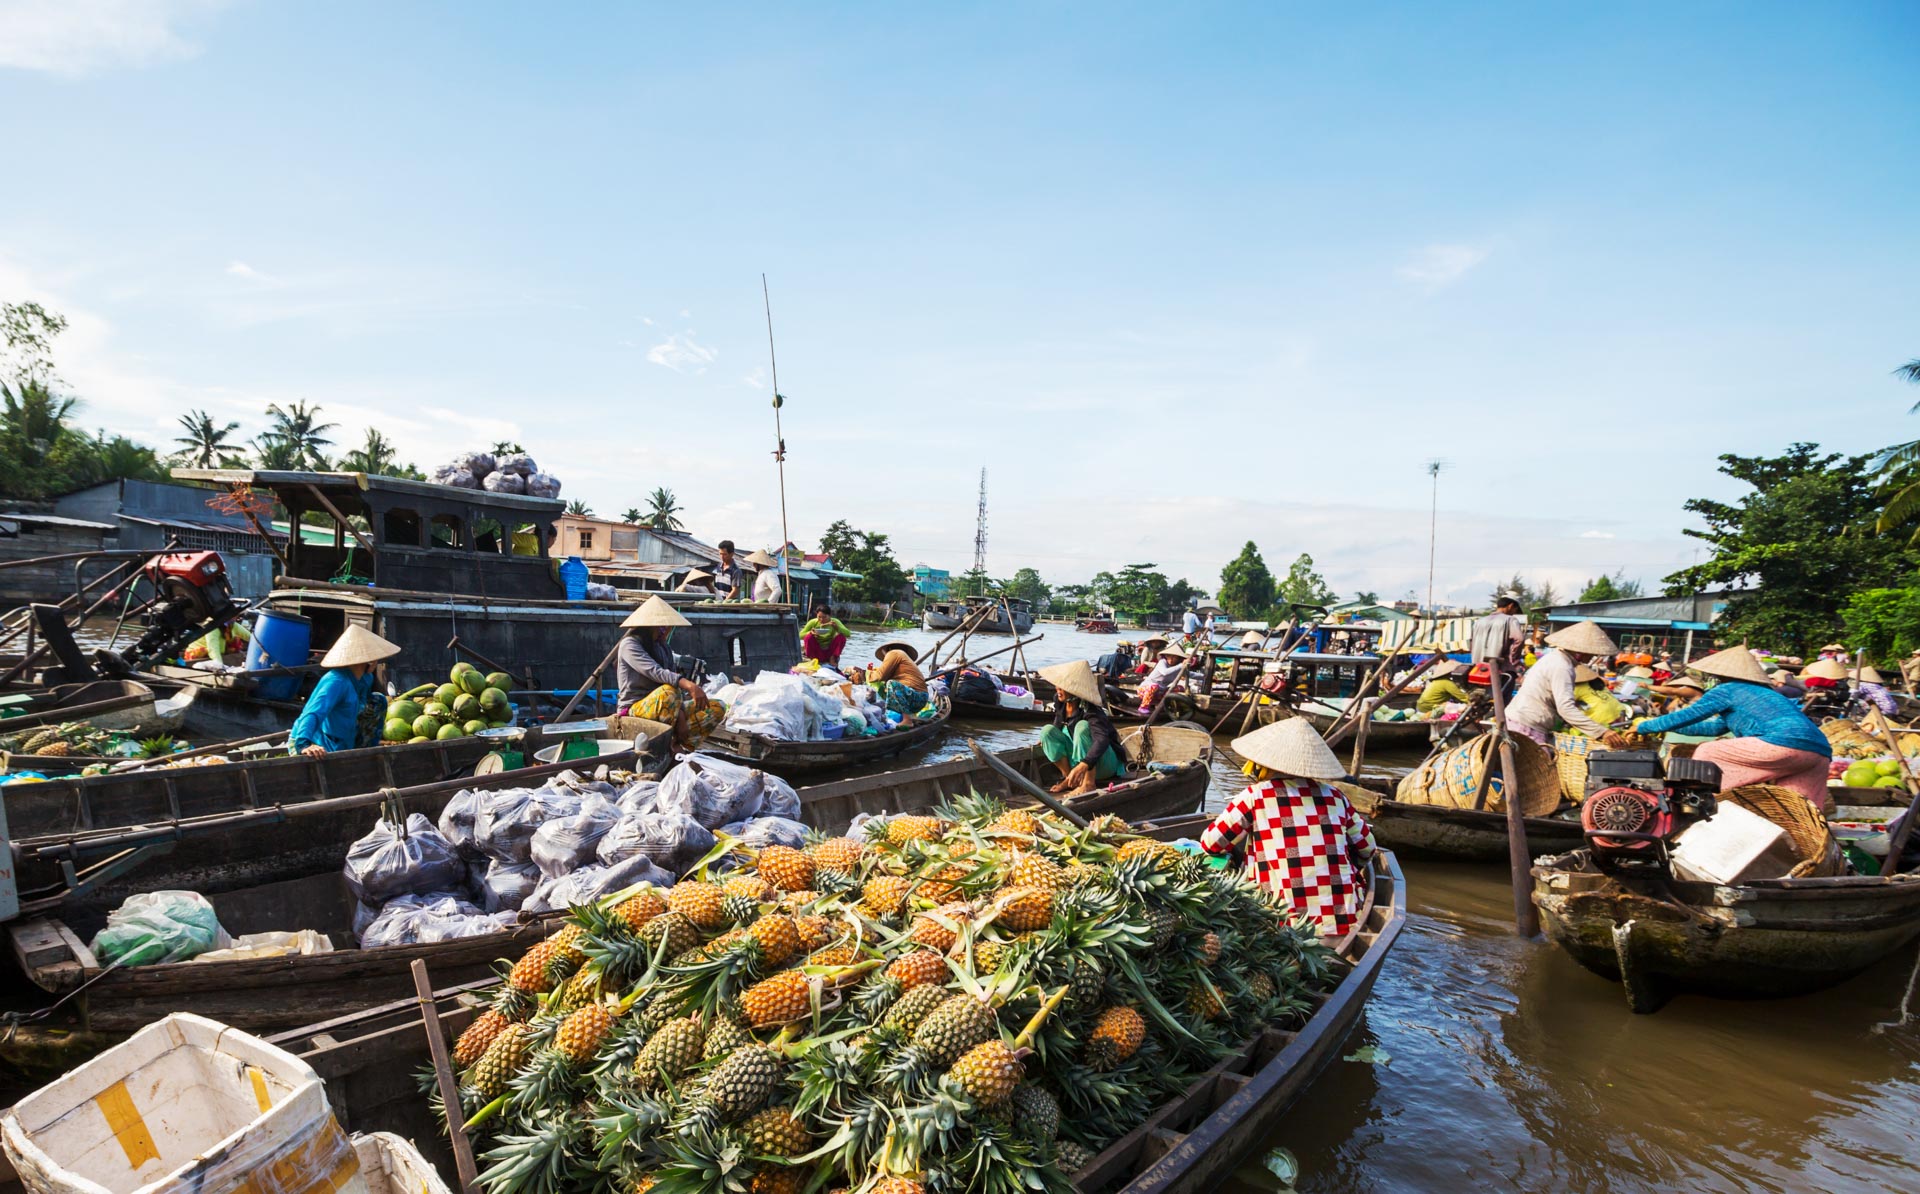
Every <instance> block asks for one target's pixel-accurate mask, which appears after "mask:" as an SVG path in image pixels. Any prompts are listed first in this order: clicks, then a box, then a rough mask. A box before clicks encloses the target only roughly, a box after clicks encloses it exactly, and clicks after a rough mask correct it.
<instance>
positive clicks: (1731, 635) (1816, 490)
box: [1664, 443, 1914, 655]
mask: <svg viewBox="0 0 1920 1194" xmlns="http://www.w3.org/2000/svg"><path fill="white" fill-rule="evenodd" d="M1867 460H1868V458H1867V457H1865V456H1843V455H1841V454H1839V453H1828V454H1826V455H1822V454H1821V453H1820V449H1819V446H1818V445H1816V444H1810V443H1796V444H1794V445H1792V446H1791V447H1789V448H1788V449H1787V451H1786V452H1785V453H1784V454H1783V455H1780V456H1736V455H1733V454H1731V453H1728V454H1726V455H1723V456H1721V457H1720V471H1721V472H1722V473H1725V474H1726V475H1727V476H1729V477H1732V478H1734V479H1735V480H1738V481H1742V482H1744V483H1746V484H1747V485H1748V486H1750V487H1751V492H1749V493H1746V494H1744V495H1742V496H1741V498H1740V500H1739V501H1738V502H1737V503H1734V504H1732V505H1729V504H1727V503H1725V502H1718V501H1714V500H1711V499H1709V498H1694V499H1693V500H1691V501H1689V502H1687V503H1686V509H1687V510H1689V511H1690V512H1692V513H1694V514H1697V515H1699V516H1700V519H1701V521H1702V522H1704V523H1705V524H1706V526H1705V528H1704V529H1700V530H1694V529H1688V530H1687V531H1686V534H1688V535H1689V536H1691V537H1693V538H1695V539H1699V540H1702V541H1703V542H1705V543H1707V544H1708V545H1710V546H1711V547H1712V549H1713V555H1712V557H1711V558H1709V559H1707V560H1704V561H1702V562H1701V563H1699V564H1697V565H1695V566H1693V567H1691V568H1683V569H1681V570H1680V571H1678V572H1675V573H1674V574H1672V575H1671V576H1668V577H1666V578H1665V582H1664V583H1665V584H1666V589H1667V592H1668V593H1669V594H1683V593H1689V592H1695V591H1698V590H1701V589H1705V588H1708V587H1710V586H1714V585H1735V586H1740V587H1741V591H1738V592H1735V593H1733V594H1731V595H1730V596H1729V597H1728V600H1727V610H1726V622H1725V626H1724V629H1722V630H1721V631H1720V637H1722V638H1725V639H1729V640H1739V639H1745V640H1747V641H1748V642H1751V643H1752V644H1753V645H1755V646H1762V647H1770V648H1774V649H1776V650H1786V651H1790V652H1793V653H1795V654H1800V655H1809V654H1811V653H1812V648H1814V647H1817V646H1818V645H1819V644H1821V643H1823V642H1825V641H1826V640H1828V639H1830V638H1832V637H1833V636H1834V635H1835V634H1836V633H1838V632H1840V631H1841V630H1842V619H1841V614H1840V611H1841V608H1842V606H1843V605H1845V604H1846V602H1847V599H1848V597H1849V596H1850V595H1851V594H1854V593H1859V592H1864V591H1866V590H1869V589H1876V588H1889V587H1898V583H1897V582H1898V581H1899V580H1900V578H1902V577H1904V576H1906V575H1907V574H1908V573H1910V572H1911V570H1912V567H1913V564H1914V557H1913V555H1912V554H1911V552H1910V551H1909V549H1908V548H1907V547H1906V545H1905V544H1904V543H1901V542H1898V541H1896V540H1894V539H1892V538H1891V537H1887V536H1879V535H1873V534H1871V533H1868V532H1869V531H1870V529H1871V527H1872V526H1873V523H1874V519H1875V516H1876V513H1877V511H1878V510H1879V502H1878V501H1877V499H1876V496H1875V493H1874V490H1873V488H1872V485H1871V483H1870V478H1869V474H1868V472H1867V469H1866V465H1867Z"/></svg>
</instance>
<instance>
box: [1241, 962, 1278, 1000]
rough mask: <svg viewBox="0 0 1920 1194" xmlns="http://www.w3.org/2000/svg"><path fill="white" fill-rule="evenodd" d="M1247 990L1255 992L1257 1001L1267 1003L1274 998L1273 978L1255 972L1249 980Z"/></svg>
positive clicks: (1254, 995)
mask: <svg viewBox="0 0 1920 1194" xmlns="http://www.w3.org/2000/svg"><path fill="white" fill-rule="evenodd" d="M1247 990H1249V991H1251V992H1253V997H1254V998H1255V999H1258V1000H1259V1001H1260V1002H1262V1003H1265V1002H1266V1001H1267V1000H1269V999H1272V998H1273V995H1274V988H1273V979H1272V977H1271V976H1269V975H1266V974H1263V973H1261V972H1260V971H1258V970H1256V971H1254V972H1253V975H1252V977H1250V978H1248V979H1247Z"/></svg>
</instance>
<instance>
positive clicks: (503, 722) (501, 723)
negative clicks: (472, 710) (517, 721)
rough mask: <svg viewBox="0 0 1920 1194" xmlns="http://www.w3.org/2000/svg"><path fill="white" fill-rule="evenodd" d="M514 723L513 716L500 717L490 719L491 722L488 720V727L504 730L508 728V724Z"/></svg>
mask: <svg viewBox="0 0 1920 1194" xmlns="http://www.w3.org/2000/svg"><path fill="white" fill-rule="evenodd" d="M512 724H513V718H511V717H502V718H500V719H499V720H498V721H490V722H488V723H487V728H488V729H490V730H504V729H506V728H507V727H508V726H510V725H512Z"/></svg>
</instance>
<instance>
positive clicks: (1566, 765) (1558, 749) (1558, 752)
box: [1553, 733, 1593, 804]
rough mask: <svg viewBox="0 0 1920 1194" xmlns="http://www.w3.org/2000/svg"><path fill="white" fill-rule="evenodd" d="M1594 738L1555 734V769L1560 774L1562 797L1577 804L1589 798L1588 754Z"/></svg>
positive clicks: (1591, 750)
mask: <svg viewBox="0 0 1920 1194" xmlns="http://www.w3.org/2000/svg"><path fill="white" fill-rule="evenodd" d="M1592 753H1593V739H1591V738H1589V737H1587V736H1586V735H1585V734H1565V733H1561V734H1555V735H1554V736H1553V769H1554V771H1556V772H1557V773H1558V774H1559V776H1560V798H1561V799H1562V800H1570V801H1572V802H1574V803H1575V804H1578V803H1580V802H1581V801H1582V800H1585V799H1586V798H1587V756H1588V755H1590V754H1592Z"/></svg>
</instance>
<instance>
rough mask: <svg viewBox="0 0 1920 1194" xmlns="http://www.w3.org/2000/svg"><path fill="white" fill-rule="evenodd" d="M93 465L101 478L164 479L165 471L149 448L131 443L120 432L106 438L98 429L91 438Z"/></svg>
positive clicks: (109, 479)
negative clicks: (110, 437)
mask: <svg viewBox="0 0 1920 1194" xmlns="http://www.w3.org/2000/svg"><path fill="white" fill-rule="evenodd" d="M93 450H94V468H95V470H96V471H97V472H98V473H99V476H100V479H101V480H102V481H118V480H120V479H122V478H132V479H134V480H137V481H164V480H166V479H167V471H166V470H165V469H164V468H162V467H160V458H159V456H157V455H155V453H154V450H153V449H152V448H149V447H147V446H146V445H145V444H139V443H135V442H134V441H132V440H130V439H128V438H127V437H126V436H124V435H116V436H114V437H113V438H112V439H108V438H107V433H106V432H104V431H102V432H100V433H98V434H97V435H95V436H94V438H93Z"/></svg>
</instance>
